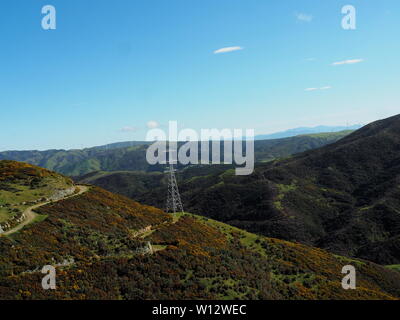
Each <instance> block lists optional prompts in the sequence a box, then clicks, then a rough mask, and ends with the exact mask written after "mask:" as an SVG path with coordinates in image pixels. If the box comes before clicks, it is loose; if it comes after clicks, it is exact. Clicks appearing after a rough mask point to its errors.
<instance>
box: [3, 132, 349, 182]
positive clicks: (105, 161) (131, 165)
mask: <svg viewBox="0 0 400 320" xmlns="http://www.w3.org/2000/svg"><path fill="white" fill-rule="evenodd" d="M349 133H351V131H342V132H334V133H321V134H315V135H305V136H298V137H292V138H286V139H277V140H265V141H256V142H255V157H256V161H260V162H265V161H270V160H273V159H277V158H284V157H288V156H290V155H292V154H294V153H298V152H302V151H306V150H310V149H314V148H318V147H321V146H323V145H326V144H329V143H333V142H335V141H337V140H339V139H341V138H343V137H344V136H346V135H348V134H349ZM148 145H149V143H146V142H135V141H133V142H122V143H115V144H111V145H106V146H101V147H94V148H88V149H82V150H48V151H5V152H0V160H14V161H23V162H27V163H30V164H33V165H37V166H40V167H43V168H47V169H49V170H53V171H56V172H59V173H62V174H65V175H68V176H81V175H85V174H88V173H90V172H93V171H144V172H163V171H164V166H161V165H159V166H152V165H149V164H148V163H147V161H146V150H147V147H148Z"/></svg>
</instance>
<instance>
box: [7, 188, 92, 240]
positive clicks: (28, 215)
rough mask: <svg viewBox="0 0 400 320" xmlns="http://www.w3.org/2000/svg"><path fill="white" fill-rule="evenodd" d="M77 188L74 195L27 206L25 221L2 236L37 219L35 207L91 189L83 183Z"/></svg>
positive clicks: (16, 230)
mask: <svg viewBox="0 0 400 320" xmlns="http://www.w3.org/2000/svg"><path fill="white" fill-rule="evenodd" d="M76 188H79V192H77V193H75V194H72V195H70V196H67V197H64V198H62V199H59V200H57V201H47V202H43V203H39V204H35V205H34V206H31V207H29V208H26V209H25V211H24V214H25V217H26V218H25V220H24V221H23V222H21V223H20V224H19V225H17V226H15V227H14V228H12V229H10V230H8V231H6V232H4V233H2V234H1V235H0V237H1V236H8V235H10V234H13V233H15V232H18V231H19V230H21V229H22V228H23V227H25V226H26V225H28V224H30V223H31V222H32V221H33V220H35V218H36V217H37V216H38V215H37V214H36V213H35V212H34V211H33V210H35V209H37V208H40V207H43V206H45V205H46V204H49V203H51V202H58V201H62V200H65V199H68V198H72V197H76V196H79V195H81V194H82V193H85V192H87V191H88V190H89V187H88V186H82V185H77V186H75V190H76Z"/></svg>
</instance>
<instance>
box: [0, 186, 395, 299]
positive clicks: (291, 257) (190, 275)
mask: <svg viewBox="0 0 400 320" xmlns="http://www.w3.org/2000/svg"><path fill="white" fill-rule="evenodd" d="M39 213H40V214H41V215H42V216H44V215H46V216H47V219H45V220H42V221H37V223H35V224H33V225H31V226H29V227H27V228H25V229H23V230H22V231H21V232H19V233H17V234H14V235H12V236H10V237H2V238H0V252H1V255H0V266H1V267H0V298H3V299H8V298H17V299H86V298H91V299H200V298H202V299H210V298H218V299H233V298H239V299H390V298H393V297H399V296H400V274H398V273H397V272H394V271H391V270H388V269H386V268H383V267H380V266H378V265H375V264H372V263H369V262H365V261H364V262H358V261H348V260H347V259H346V258H342V257H338V256H334V255H332V254H329V253H327V252H325V251H323V250H319V249H315V248H310V247H307V246H303V245H300V244H294V243H289V242H285V241H281V240H277V239H270V238H264V237H261V236H256V235H254V234H251V233H248V232H245V231H242V230H239V229H237V228H234V227H231V226H228V225H225V224H223V223H220V222H217V221H214V220H211V219H207V218H202V217H199V216H195V215H188V214H184V215H180V216H176V217H171V216H170V215H167V214H165V213H163V212H162V211H160V210H158V209H155V208H153V207H148V206H143V205H140V204H138V203H135V202H133V201H132V200H129V199H127V198H125V197H122V196H117V195H115V194H112V193H109V192H107V191H104V190H102V189H99V188H92V189H91V191H89V192H87V193H85V194H83V195H81V196H78V197H75V198H71V199H68V200H64V201H60V202H57V203H54V204H51V205H47V206H45V207H42V208H40V209H39ZM149 225H152V226H153V229H154V231H153V232H149V233H147V234H144V237H145V238H144V239H142V238H136V237H134V236H133V235H134V233H135V232H136V231H138V230H140V229H143V228H144V227H146V226H149ZM146 241H151V242H152V244H153V245H154V249H155V251H156V252H155V253H154V254H153V255H145V256H143V255H140V254H137V253H136V251H135V250H136V249H137V248H141V247H142V246H143V244H144V243H146ZM71 258H74V261H75V262H74V264H73V265H71V266H68V267H64V268H61V269H60V268H59V269H58V272H57V290H56V291H44V290H42V289H41V286H40V283H41V278H42V276H43V275H42V274H41V273H40V272H37V271H34V272H28V273H27V271H30V270H31V271H32V270H35V269H36V270H37V268H39V267H41V266H43V265H46V264H51V263H60V262H62V261H63V260H65V259H71ZM348 263H354V264H356V265H357V270H358V275H357V276H358V286H359V288H358V289H357V290H354V291H345V290H343V289H341V287H340V281H341V277H342V274H341V272H340V271H341V268H342V266H343V265H345V264H348Z"/></svg>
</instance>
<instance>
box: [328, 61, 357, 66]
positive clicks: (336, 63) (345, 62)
mask: <svg viewBox="0 0 400 320" xmlns="http://www.w3.org/2000/svg"><path fill="white" fill-rule="evenodd" d="M363 61H364V59H352V60H344V61H338V62H334V63H332V65H333V66H340V65H344V64H354V63H360V62H363Z"/></svg>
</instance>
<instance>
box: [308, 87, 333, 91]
mask: <svg viewBox="0 0 400 320" xmlns="http://www.w3.org/2000/svg"><path fill="white" fill-rule="evenodd" d="M329 89H332V87H331V86H325V87H321V88H307V89H304V91H317V90H329Z"/></svg>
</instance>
